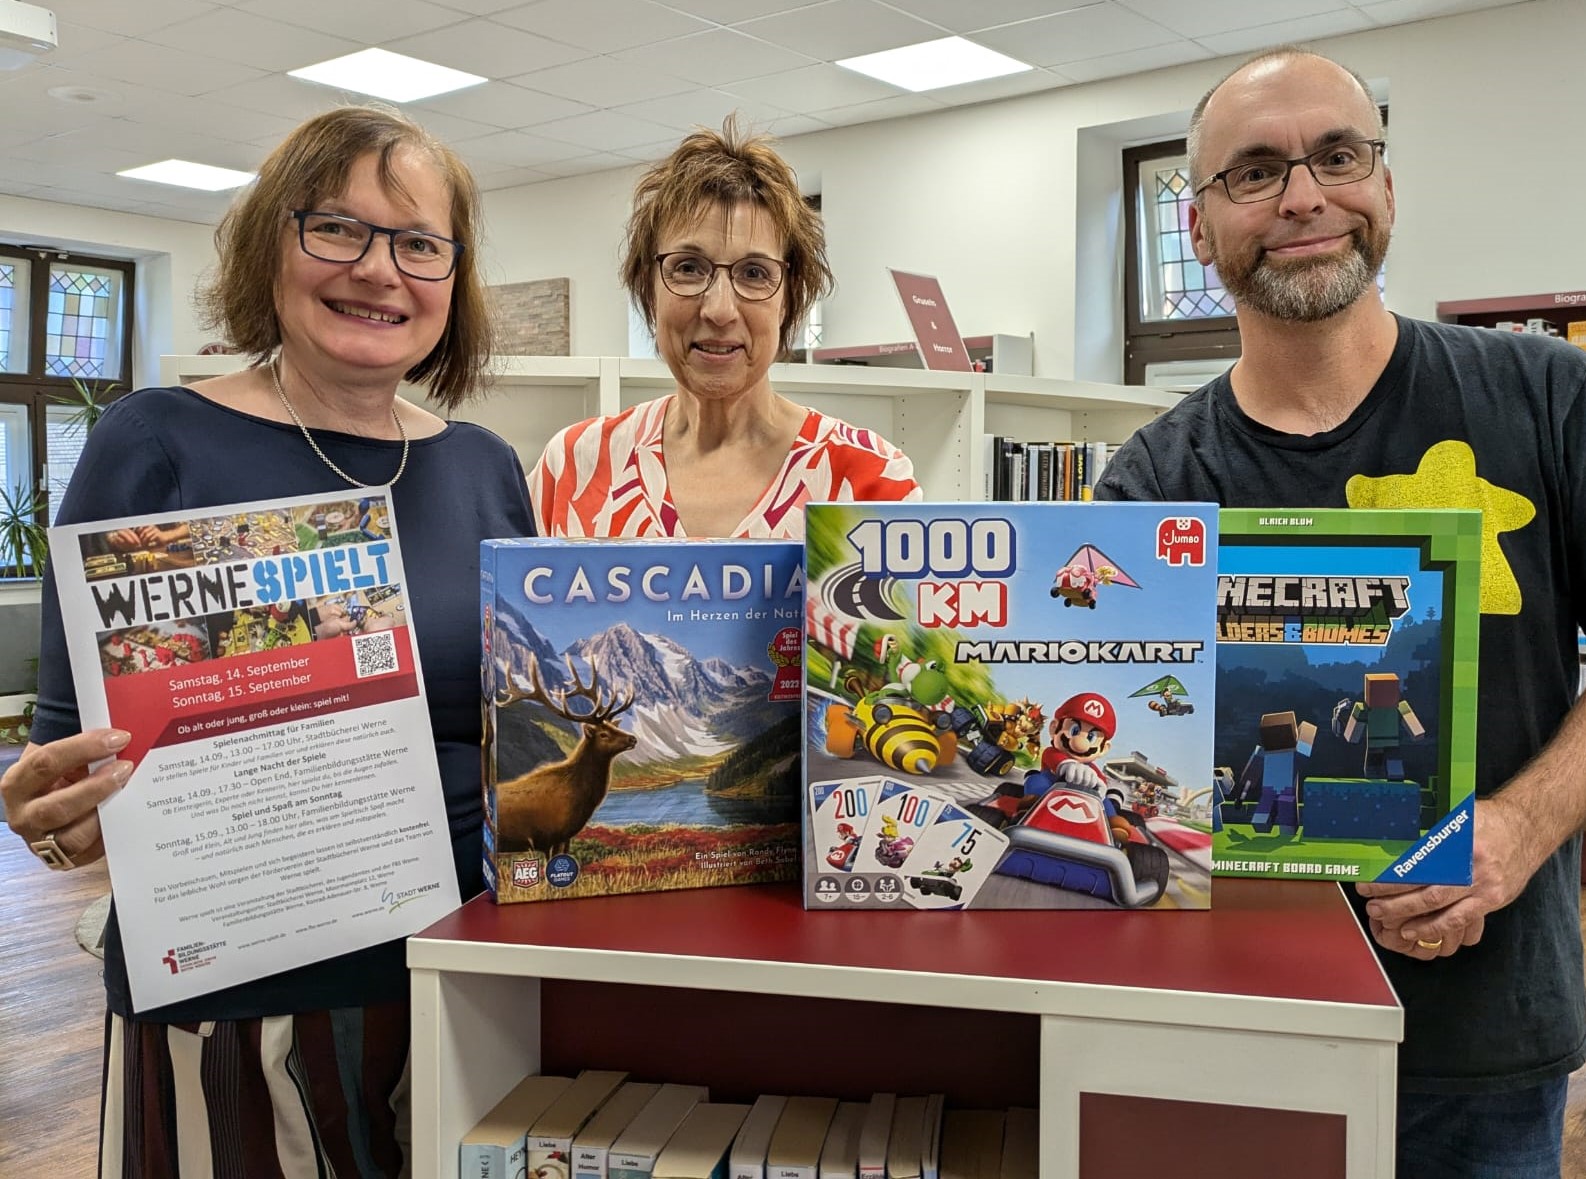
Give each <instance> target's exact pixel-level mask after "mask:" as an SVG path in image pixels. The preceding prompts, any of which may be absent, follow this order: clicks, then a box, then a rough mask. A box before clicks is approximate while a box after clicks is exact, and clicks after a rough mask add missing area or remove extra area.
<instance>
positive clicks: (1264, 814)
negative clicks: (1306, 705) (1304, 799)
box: [1240, 712, 1316, 835]
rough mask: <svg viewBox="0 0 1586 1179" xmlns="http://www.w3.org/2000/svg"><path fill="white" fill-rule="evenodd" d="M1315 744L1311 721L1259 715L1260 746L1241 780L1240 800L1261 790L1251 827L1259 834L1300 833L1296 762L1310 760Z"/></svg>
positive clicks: (1283, 714) (1289, 715)
mask: <svg viewBox="0 0 1586 1179" xmlns="http://www.w3.org/2000/svg"><path fill="white" fill-rule="evenodd" d="M1315 741H1316V726H1315V725H1313V724H1312V723H1311V722H1310V721H1305V722H1303V723H1302V722H1300V721H1299V720H1298V719H1297V718H1296V717H1295V715H1294V714H1293V713H1292V712H1268V713H1264V714H1262V717H1261V744H1259V745H1257V746H1256V748H1255V752H1253V753H1252V754H1251V755H1250V760H1249V761H1248V762H1246V763H1245V772H1244V773H1243V774H1242V775H1241V776H1240V797H1241V798H1243V797H1245V796H1247V795H1248V793H1249V792H1250V791H1251V790H1252V789H1255V788H1259V790H1260V795H1259V797H1258V798H1257V800H1256V809H1255V815H1254V816H1253V817H1252V819H1251V824H1250V825H1251V826H1252V827H1254V828H1255V829H1256V830H1257V831H1259V832H1260V833H1261V834H1263V835H1265V834H1268V833H1270V832H1271V830H1272V828H1273V827H1276V828H1277V829H1278V834H1280V835H1296V834H1298V833H1299V829H1300V787H1299V776H1300V769H1299V759H1300V758H1302V757H1310V756H1311V747H1312V745H1313V744H1314V743H1315Z"/></svg>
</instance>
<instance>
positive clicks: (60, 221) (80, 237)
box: [0, 195, 215, 387]
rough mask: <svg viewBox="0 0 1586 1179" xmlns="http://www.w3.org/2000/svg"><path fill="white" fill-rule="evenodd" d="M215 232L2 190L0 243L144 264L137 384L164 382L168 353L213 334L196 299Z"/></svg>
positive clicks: (135, 353)
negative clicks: (162, 361)
mask: <svg viewBox="0 0 1586 1179" xmlns="http://www.w3.org/2000/svg"><path fill="white" fill-rule="evenodd" d="M212 234H213V230H212V229H211V228H210V227H209V226H207V225H194V224H192V223H190V222H187V221H167V220H164V219H162V218H159V217H145V216H141V215H139V214H135V213H115V212H110V211H108V210H105V209H90V208H87V207H86V206H82V205H65V204H57V203H54V202H51V201H33V200H28V199H26V198H24V197H12V196H4V195H0V241H3V242H8V243H11V244H16V245H23V244H27V245H34V244H37V245H49V246H57V247H63V248H66V249H69V250H78V251H81V252H83V253H85V254H99V255H101V256H103V257H112V258H130V259H133V260H134V261H136V262H137V267H138V269H137V279H136V283H135V286H134V297H135V299H136V302H137V306H136V308H135V310H134V322H135V324H136V328H137V335H136V337H135V338H134V340H133V349H132V367H133V377H134V378H135V379H134V380H133V381H132V382H130V384H131V385H132V386H133V387H138V386H143V385H153V384H155V383H156V382H157V381H158V380H159V376H160V356H161V355H162V354H164V353H168V352H188V353H190V352H197V351H198V349H199V348H200V347H202V346H203V344H204V343H206V342H207V341H208V340H209V339H211V338H212V337H210V336H208V335H206V334H205V333H204V331H203V329H202V328H201V327H200V326H199V324H198V319H197V316H196V315H195V313H194V311H193V301H192V293H193V290H194V288H195V287H196V285H197V283H198V279H199V277H200V275H201V274H202V273H203V272H204V270H205V269H206V268H207V267H208V266H209V265H210V263H211V262H212V261H213V259H214V256H215V251H214V246H213V244H212ZM122 383H123V384H128V383H129V382H125V381H123V382H122Z"/></svg>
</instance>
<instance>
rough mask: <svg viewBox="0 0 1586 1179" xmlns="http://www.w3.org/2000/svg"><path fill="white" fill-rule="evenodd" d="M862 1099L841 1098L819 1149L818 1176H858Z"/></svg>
mask: <svg viewBox="0 0 1586 1179" xmlns="http://www.w3.org/2000/svg"><path fill="white" fill-rule="evenodd" d="M868 1108H869V1107H868V1105H867V1104H866V1103H865V1102H863V1101H840V1102H838V1103H837V1112H836V1113H835V1114H833V1115H832V1124H831V1127H830V1128H829V1129H828V1130H827V1131H826V1145H825V1146H823V1147H822V1148H821V1160H820V1179H857V1176H858V1173H859V1135H860V1132H861V1131H862V1130H863V1129H864V1124H865V1111H866V1109H868Z"/></svg>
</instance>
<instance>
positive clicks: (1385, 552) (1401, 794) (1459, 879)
mask: <svg viewBox="0 0 1586 1179" xmlns="http://www.w3.org/2000/svg"><path fill="white" fill-rule="evenodd" d="M1221 535H1222V543H1221V547H1220V550H1219V554H1218V579H1217V582H1218V585H1217V639H1218V642H1217V761H1216V769H1215V770H1214V771H1213V782H1214V790H1215V803H1216V809H1215V812H1214V833H1213V839H1212V847H1213V861H1212V862H1213V868H1214V871H1215V872H1216V873H1217V874H1218V875H1228V876H1270V877H1289V878H1294V877H1308V878H1313V879H1324V880H1370V881H1387V882H1390V883H1396V884H1468V883H1470V867H1471V852H1472V846H1473V822H1472V813H1473V812H1472V793H1473V791H1474V789H1475V757H1476V658H1477V630H1478V626H1479V623H1480V614H1479V610H1480V605H1479V601H1478V599H1479V595H1480V576H1481V574H1480V559H1481V513H1480V512H1476V511H1452V510H1437V511H1378V510H1359V511H1356V510H1351V509H1343V508H1338V509H1327V510H1316V511H1304V512H1300V511H1293V510H1288V511H1281V510H1270V509H1269V510H1262V511H1257V510H1246V509H1237V510H1236V509H1228V510H1225V511H1224V512H1223V513H1222V517H1221Z"/></svg>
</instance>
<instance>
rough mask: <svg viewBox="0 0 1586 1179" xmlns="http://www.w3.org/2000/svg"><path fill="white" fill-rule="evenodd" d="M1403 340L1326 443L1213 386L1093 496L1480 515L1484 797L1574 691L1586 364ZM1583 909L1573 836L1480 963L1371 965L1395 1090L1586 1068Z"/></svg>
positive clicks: (1151, 431) (1542, 349) (1504, 341)
mask: <svg viewBox="0 0 1586 1179" xmlns="http://www.w3.org/2000/svg"><path fill="white" fill-rule="evenodd" d="M1398 325H1399V338H1398V342H1397V344H1396V346H1395V347H1394V350H1393V356H1392V358H1391V359H1390V360H1389V361H1388V364H1387V367H1386V368H1385V369H1384V370H1383V372H1382V375H1381V377H1380V378H1378V380H1377V383H1376V385H1375V386H1374V387H1373V388H1372V390H1371V392H1370V393H1369V394H1368V395H1367V397H1366V399H1365V400H1364V401H1362V402H1361V404H1360V405H1359V406H1358V407H1357V408H1356V409H1355V411H1354V413H1352V414H1350V415H1349V418H1348V419H1347V420H1346V421H1344V422H1343V423H1342V424H1341V425H1339V426H1337V427H1336V428H1334V429H1332V430H1328V431H1327V432H1326V433H1322V434H1314V435H1309V436H1305V435H1297V434H1284V433H1281V432H1279V431H1276V430H1272V429H1269V428H1268V427H1266V426H1263V425H1261V424H1260V423H1258V422H1256V421H1253V420H1252V419H1251V418H1250V417H1248V416H1247V415H1246V414H1245V413H1244V412H1243V411H1242V410H1241V409H1240V408H1239V405H1238V403H1237V401H1236V400H1235V398H1234V395H1233V389H1232V386H1231V385H1230V383H1229V379H1228V377H1227V376H1222V377H1219V378H1218V379H1216V380H1215V381H1212V382H1211V383H1210V384H1208V385H1206V386H1205V387H1203V388H1201V389H1199V390H1197V391H1196V392H1194V393H1192V394H1190V395H1189V396H1188V397H1186V398H1185V399H1184V401H1183V402H1182V403H1181V404H1179V405H1177V406H1175V407H1174V408H1173V409H1172V410H1170V411H1169V412H1167V413H1165V414H1163V415H1162V416H1161V417H1159V418H1157V419H1156V420H1155V421H1152V422H1151V423H1149V424H1148V425H1146V426H1145V427H1144V428H1142V429H1141V430H1140V431H1139V432H1137V433H1136V434H1135V435H1134V437H1132V438H1131V439H1129V441H1128V442H1126V443H1125V444H1124V445H1123V446H1122V447H1120V448H1119V449H1118V452H1117V453H1116V455H1114V457H1113V458H1112V460H1111V461H1110V462H1109V463H1108V465H1107V469H1106V472H1105V473H1104V475H1103V477H1102V479H1101V482H1100V483H1099V485H1098V486H1097V489H1096V496H1097V498H1098V499H1134V500H1139V499H1169V500H1181V499H1191V500H1193V499H1200V500H1212V501H1215V502H1217V503H1220V504H1222V505H1224V506H1226V507H1252V508H1253V507H1263V508H1264V507H1271V508H1342V507H1355V508H1369V507H1423V508H1434V507H1435V508H1481V509H1482V510H1483V513H1484V515H1483V520H1484V523H1485V538H1484V542H1483V552H1482V572H1481V598H1482V619H1481V668H1480V688H1479V693H1478V696H1479V702H1478V709H1479V712H1478V715H1477V722H1476V723H1477V757H1476V793H1477V795H1478V796H1480V795H1485V794H1490V793H1491V792H1492V791H1494V790H1496V789H1498V788H1499V787H1500V786H1502V785H1503V784H1504V783H1505V782H1506V781H1508V780H1509V779H1510V778H1511V777H1512V776H1513V775H1514V774H1515V773H1516V772H1517V771H1518V770H1519V769H1520V768H1521V767H1522V766H1523V765H1524V764H1525V763H1526V762H1527V761H1528V760H1529V759H1530V758H1531V757H1532V756H1534V755H1535V754H1536V753H1537V752H1538V751H1539V750H1540V749H1541V748H1542V746H1543V745H1544V744H1545V743H1546V742H1547V741H1548V740H1549V739H1550V738H1551V737H1552V736H1553V734H1554V733H1555V732H1556V731H1557V730H1558V727H1559V724H1560V723H1561V722H1562V721H1563V719H1564V716H1565V714H1566V713H1567V712H1568V711H1569V710H1570V707H1571V706H1572V704H1573V703H1574V700H1575V696H1576V692H1577V689H1578V687H1579V677H1580V670H1579V660H1578V656H1577V653H1576V652H1577V647H1576V629H1577V628H1578V627H1580V626H1581V625H1582V624H1583V623H1586V353H1583V352H1582V351H1581V350H1580V349H1578V348H1573V347H1571V346H1570V345H1568V344H1566V343H1563V342H1562V341H1558V340H1549V339H1544V338H1541V337H1537V336H1522V335H1515V334H1512V333H1507V332H1504V333H1500V332H1495V331H1485V330H1481V329H1475V328H1464V327H1454V326H1450V325H1447V324H1433V323H1423V322H1420V321H1418V320H1412V319H1405V318H1402V317H1400V318H1399V319H1398ZM1579 788H1580V789H1583V790H1586V773H1583V775H1582V780H1581V782H1580V785H1579ZM1346 892H1348V893H1349V894H1350V896H1351V898H1352V899H1353V900H1354V901H1355V904H1356V907H1357V909H1358V908H1359V907H1360V901H1359V899H1358V898H1356V897H1354V890H1353V889H1346ZM1579 897H1580V836H1579V835H1578V834H1577V835H1576V836H1574V837H1572V838H1571V839H1570V840H1569V841H1568V842H1566V843H1565V844H1564V846H1563V847H1562V848H1560V849H1559V850H1558V852H1557V853H1556V854H1554V855H1553V856H1552V857H1551V858H1550V859H1549V860H1548V861H1547V862H1546V863H1545V864H1544V865H1543V866H1542V868H1541V869H1540V870H1539V871H1538V872H1537V874H1536V876H1535V877H1533V878H1532V880H1531V882H1530V884H1529V885H1528V886H1527V887H1526V889H1525V891H1524V892H1523V893H1522V894H1521V895H1520V897H1519V898H1518V899H1517V900H1516V901H1515V902H1514V904H1512V905H1510V906H1509V907H1507V908H1505V909H1502V910H1499V911H1498V912H1495V913H1492V914H1490V915H1489V916H1488V918H1487V923H1486V930H1485V933H1484V935H1483V937H1482V940H1481V942H1480V943H1479V944H1478V945H1476V946H1473V947H1467V948H1465V949H1462V950H1460V951H1459V952H1458V953H1456V954H1454V955H1452V956H1451V957H1448V958H1443V959H1438V960H1436V961H1434V962H1431V963H1422V962H1418V961H1415V960H1413V959H1410V958H1408V957H1405V956H1404V955H1401V954H1395V953H1391V952H1387V951H1382V952H1381V955H1380V956H1381V958H1382V961H1383V965H1384V967H1385V968H1386V970H1387V973H1388V977H1389V978H1390V979H1391V980H1392V982H1393V985H1394V987H1395V989H1396V990H1397V991H1398V993H1399V997H1400V999H1401V1001H1402V1002H1403V1003H1404V1009H1405V1040H1404V1044H1403V1046H1402V1048H1401V1049H1400V1053H1399V1065H1400V1074H1401V1080H1400V1085H1401V1088H1403V1089H1405V1090H1409V1091H1421V1092H1481V1091H1486V1090H1496V1089H1510V1088H1520V1087H1524V1086H1529V1085H1535V1084H1539V1083H1541V1082H1542V1081H1545V1080H1548V1079H1550V1078H1553V1077H1558V1076H1562V1075H1564V1074H1566V1073H1568V1072H1570V1071H1572V1070H1574V1069H1575V1068H1576V1067H1578V1066H1579V1065H1580V1064H1581V1063H1582V1062H1583V1061H1586V984H1583V977H1582V966H1581V962H1582V957H1581V937H1580V925H1579V920H1578V907H1579V904H1578V903H1579Z"/></svg>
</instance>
